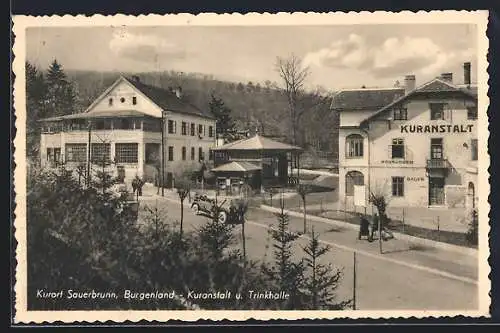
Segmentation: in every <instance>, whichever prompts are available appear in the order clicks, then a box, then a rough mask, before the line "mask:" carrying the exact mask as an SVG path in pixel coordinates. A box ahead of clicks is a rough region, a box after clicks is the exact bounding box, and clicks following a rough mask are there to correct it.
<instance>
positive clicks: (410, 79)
mask: <svg viewBox="0 0 500 333" xmlns="http://www.w3.org/2000/svg"><path fill="white" fill-rule="evenodd" d="M412 90H415V75H413V74H411V75H406V76H405V92H406V93H409V92H410V91H412Z"/></svg>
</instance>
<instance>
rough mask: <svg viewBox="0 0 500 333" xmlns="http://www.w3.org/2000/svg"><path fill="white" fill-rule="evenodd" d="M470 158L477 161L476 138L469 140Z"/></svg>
mask: <svg viewBox="0 0 500 333" xmlns="http://www.w3.org/2000/svg"><path fill="white" fill-rule="evenodd" d="M470 148H471V153H472V155H471V160H473V161H477V139H472V140H470Z"/></svg>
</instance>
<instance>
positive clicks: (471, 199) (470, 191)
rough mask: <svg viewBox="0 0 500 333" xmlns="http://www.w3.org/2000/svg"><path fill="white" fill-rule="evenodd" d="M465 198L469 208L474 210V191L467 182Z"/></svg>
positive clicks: (471, 184)
mask: <svg viewBox="0 0 500 333" xmlns="http://www.w3.org/2000/svg"><path fill="white" fill-rule="evenodd" d="M467 197H468V201H469V207H471V208H472V209H474V208H476V189H475V187H474V183H473V182H469V187H468V191H467Z"/></svg>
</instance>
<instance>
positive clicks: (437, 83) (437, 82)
mask: <svg viewBox="0 0 500 333" xmlns="http://www.w3.org/2000/svg"><path fill="white" fill-rule="evenodd" d="M436 92H438V93H439V92H452V93H460V94H462V95H465V96H467V97H469V98H471V99H477V94H476V95H474V94H473V92H472V91H469V90H467V88H465V89H461V88H459V87H458V86H456V85H454V84H452V83H448V82H445V81H443V80H441V79H439V78H435V79H433V80H431V81H429V82H427V83H425V84H423V85H421V86H420V87H418V88H416V89H414V90H412V91H410V92H409V93H408V94H406V95H403V96H402V97H401V98H398V99H396V100H395V101H393V102H392V103H389V104H387V105H385V106H384V107H382V108H380V109H379V110H378V111H377V112H375V113H373V114H371V115H370V116H368V117H366V118H365V119H363V121H362V122H366V121H368V120H370V119H372V118H373V117H375V116H377V115H378V114H380V113H382V112H384V111H386V110H387V109H390V108H391V107H393V106H394V105H396V104H398V103H400V102H402V101H404V100H406V99H408V98H410V97H412V96H415V95H418V94H421V93H427V94H428V93H436Z"/></svg>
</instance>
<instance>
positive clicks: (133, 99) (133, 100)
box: [132, 96, 137, 105]
mask: <svg viewBox="0 0 500 333" xmlns="http://www.w3.org/2000/svg"><path fill="white" fill-rule="evenodd" d="M132 104H133V105H136V104H137V97H135V96H134V97H132Z"/></svg>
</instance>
